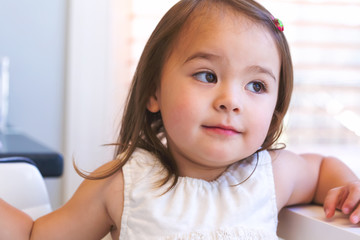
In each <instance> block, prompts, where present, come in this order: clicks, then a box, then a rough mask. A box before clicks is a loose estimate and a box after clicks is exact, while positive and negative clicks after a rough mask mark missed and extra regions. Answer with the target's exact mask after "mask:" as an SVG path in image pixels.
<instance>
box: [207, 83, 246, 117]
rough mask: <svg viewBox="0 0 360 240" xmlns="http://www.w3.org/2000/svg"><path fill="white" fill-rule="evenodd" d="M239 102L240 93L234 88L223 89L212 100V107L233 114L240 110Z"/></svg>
mask: <svg viewBox="0 0 360 240" xmlns="http://www.w3.org/2000/svg"><path fill="white" fill-rule="evenodd" d="M241 104H242V100H241V93H240V91H237V90H235V89H223V90H222V91H220V92H219V94H218V96H217V97H216V100H215V101H214V107H215V109H216V110H217V111H220V112H226V113H235V114H239V113H240V112H241V109H242V107H241Z"/></svg>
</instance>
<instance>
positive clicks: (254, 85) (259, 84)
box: [246, 82, 266, 93]
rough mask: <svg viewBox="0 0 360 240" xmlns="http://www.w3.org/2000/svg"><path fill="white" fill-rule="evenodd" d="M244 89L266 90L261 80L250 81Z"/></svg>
mask: <svg viewBox="0 0 360 240" xmlns="http://www.w3.org/2000/svg"><path fill="white" fill-rule="evenodd" d="M246 89H248V90H249V91H251V92H254V93H263V92H266V86H265V84H264V83H262V82H250V83H248V84H247V85H246Z"/></svg>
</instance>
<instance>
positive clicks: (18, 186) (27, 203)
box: [0, 157, 51, 220]
mask: <svg viewBox="0 0 360 240" xmlns="http://www.w3.org/2000/svg"><path fill="white" fill-rule="evenodd" d="M31 162H32V161H31V160H29V159H26V158H18V157H14V158H2V159H0V198H2V199H4V200H5V201H6V202H8V203H9V204H11V205H12V206H14V207H16V208H18V209H21V210H22V211H24V212H26V213H27V214H29V215H30V216H31V217H32V218H33V219H34V220H35V219H37V218H39V217H41V216H43V215H44V214H47V213H49V212H51V205H50V200H49V196H48V193H47V189H46V186H45V181H44V178H43V177H42V175H41V173H40V172H39V170H38V168H37V167H36V166H35V165H33V164H31Z"/></svg>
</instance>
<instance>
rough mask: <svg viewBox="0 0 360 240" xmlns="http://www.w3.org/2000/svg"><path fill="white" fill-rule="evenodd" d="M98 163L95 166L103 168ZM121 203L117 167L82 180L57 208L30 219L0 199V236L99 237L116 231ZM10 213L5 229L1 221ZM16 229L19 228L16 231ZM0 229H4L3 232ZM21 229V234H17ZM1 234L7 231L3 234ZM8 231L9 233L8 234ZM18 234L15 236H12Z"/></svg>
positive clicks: (119, 220) (115, 233)
mask: <svg viewBox="0 0 360 240" xmlns="http://www.w3.org/2000/svg"><path fill="white" fill-rule="evenodd" d="M108 166H109V165H105V167H101V168H100V169H99V170H100V171H101V170H103V169H105V168H106V167H108ZM122 207H123V175H122V172H121V171H119V172H118V173H115V174H114V175H112V176H110V177H108V178H105V179H102V180H84V181H83V183H82V184H81V185H80V187H79V188H78V189H77V191H76V192H75V194H74V196H73V197H72V198H71V199H70V200H69V201H68V202H67V203H66V204H65V205H64V206H63V207H61V208H60V209H58V210H56V211H54V212H52V213H50V214H48V215H45V216H43V217H41V218H39V219H37V220H36V221H35V222H34V223H33V222H32V220H31V219H30V218H29V217H28V216H27V215H26V214H24V213H22V212H21V211H19V210H17V209H15V208H12V207H10V206H9V205H8V204H6V203H5V202H4V201H0V212H1V214H0V239H19V240H20V239H35V240H41V239H54V240H56V239H69V240H71V239H74V240H75V239H76V240H81V239H94V240H95V239H96V240H98V239H101V238H102V237H104V236H105V235H106V234H107V233H109V232H112V234H113V235H114V236H117V237H118V236H119V234H120V223H121V215H122ZM3 212H5V213H6V215H7V217H10V219H11V222H10V223H7V225H9V226H11V227H12V228H10V229H9V230H8V231H7V230H6V228H4V226H3V225H2V223H3V222H6V221H8V220H7V217H6V216H5V215H3V214H2V213H3ZM19 229H20V230H21V231H19ZM3 230H6V232H5V233H3ZM18 231H19V232H21V236H20V235H17V234H20V233H18ZM2 234H9V235H7V236H10V237H5V236H4V237H3V235H2ZM10 234H12V235H10ZM16 236H19V237H16Z"/></svg>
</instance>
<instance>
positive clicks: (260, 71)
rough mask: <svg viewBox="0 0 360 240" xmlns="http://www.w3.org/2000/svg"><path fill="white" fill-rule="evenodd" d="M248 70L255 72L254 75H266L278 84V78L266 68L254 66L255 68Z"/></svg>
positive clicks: (248, 69) (251, 67)
mask: <svg viewBox="0 0 360 240" xmlns="http://www.w3.org/2000/svg"><path fill="white" fill-rule="evenodd" d="M246 70H247V71H249V72H254V73H264V74H266V75H269V76H270V77H271V78H272V79H274V81H275V82H276V77H275V75H274V73H273V72H272V71H271V70H270V69H268V68H266V67H262V66H259V65H253V66H249V67H247V69H246Z"/></svg>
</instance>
